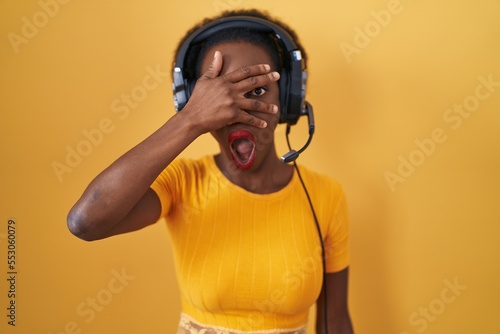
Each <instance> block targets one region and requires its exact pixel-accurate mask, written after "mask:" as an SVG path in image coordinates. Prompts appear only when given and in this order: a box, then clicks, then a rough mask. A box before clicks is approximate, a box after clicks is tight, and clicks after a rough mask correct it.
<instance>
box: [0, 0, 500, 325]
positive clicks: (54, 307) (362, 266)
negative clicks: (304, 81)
mask: <svg viewBox="0 0 500 334" xmlns="http://www.w3.org/2000/svg"><path fill="white" fill-rule="evenodd" d="M61 1H62V0H61ZM50 2H53V1H50V0H41V3H42V4H43V3H50ZM41 6H42V5H41V4H40V2H37V1H31V0H30V1H26V0H23V1H21V2H20V1H1V2H0V13H1V14H0V36H1V39H0V57H1V58H0V80H1V81H0V112H1V116H0V117H1V130H0V136H1V137H0V140H1V144H0V145H1V159H2V162H1V180H2V181H1V189H0V194H1V195H0V196H1V198H0V269H1V271H0V310H1V311H0V332H1V333H23V334H24V333H30V334H31V333H43V334H48V333H53V334H55V333H174V332H175V328H176V326H177V321H178V314H179V311H180V308H179V301H178V290H177V287H176V282H175V277H174V273H173V265H172V259H171V251H170V246H169V241H168V237H167V235H166V229H165V228H164V226H162V225H161V224H157V225H155V226H152V227H150V228H147V229H145V230H143V231H140V232H137V233H133V234H129V235H124V236H119V237H115V238H111V239H108V240H103V241H99V242H94V243H86V242H83V241H80V240H78V239H76V238H75V237H73V236H72V235H70V233H69V232H68V230H67V228H66V223H65V217H66V213H67V211H68V210H69V208H70V207H71V205H72V204H73V203H74V202H75V201H76V200H77V198H78V197H79V196H80V194H81V192H82V191H83V190H84V187H85V186H86V185H87V184H88V183H89V181H90V180H91V179H92V178H93V177H94V176H95V175H96V174H97V173H98V172H100V171H101V170H102V169H103V168H105V167H106V166H107V165H108V164H110V163H111V162H112V161H113V160H114V159H116V158H117V157H118V156H119V155H120V154H122V153H123V152H125V151H126V150H127V149H128V148H130V147H132V146H133V145H134V144H136V143H137V142H139V141H140V140H141V139H143V138H144V137H146V136H147V135H148V134H150V133H151V132H152V131H153V130H155V129H156V128H158V127H159V126H160V125H161V124H162V122H164V121H165V120H166V119H167V118H168V117H170V116H171V115H172V114H173V105H172V98H171V93H170V78H169V77H162V78H160V79H161V80H160V81H161V83H160V84H159V85H158V86H157V87H156V88H155V89H151V90H148V91H147V96H145V97H144V99H143V100H141V101H140V102H138V104H137V106H136V107H135V109H132V108H130V113H129V114H128V115H126V116H125V115H124V114H120V113H115V112H113V109H112V103H113V102H114V101H115V100H116V99H120V98H121V96H122V94H131V92H132V91H133V90H134V89H135V90H134V91H135V93H136V94H138V93H139V92H140V88H136V87H138V86H139V87H140V86H141V85H142V84H143V79H144V78H145V77H146V75H147V74H148V70H147V68H150V69H157V68H159V69H160V71H162V72H169V70H170V65H171V58H172V53H173V50H174V48H175V46H176V43H177V41H178V39H179V38H180V37H181V36H182V35H183V33H184V32H185V31H186V30H187V29H188V28H189V27H190V26H192V25H193V24H194V23H195V22H197V21H198V20H200V19H202V18H203V17H205V16H212V15H214V14H217V13H218V12H220V10H221V9H226V8H239V7H257V8H261V9H268V10H270V11H271V12H272V13H274V14H275V15H276V16H278V17H280V18H281V19H283V20H285V21H286V22H288V23H289V24H290V25H291V26H292V27H294V28H295V29H296V30H297V31H298V32H299V35H300V36H301V39H302V41H303V43H304V45H305V47H306V49H307V51H308V53H309V56H310V63H309V65H310V66H309V70H310V80H309V86H308V100H309V101H310V102H311V103H312V104H313V105H314V107H315V111H316V124H317V134H316V136H315V138H314V140H313V144H312V146H311V147H310V148H309V149H308V150H307V151H306V152H305V153H304V154H303V155H302V156H301V157H300V160H299V161H300V162H301V163H303V164H304V165H308V166H310V167H312V168H314V169H316V170H318V171H321V172H325V173H327V174H329V175H332V176H334V177H336V178H338V179H339V180H340V181H341V183H342V184H343V186H344V188H345V190H346V192H347V194H348V198H349V203H350V213H351V218H352V239H351V245H352V266H351V281H350V282H351V283H350V308H351V313H352V318H353V322H354V325H355V328H356V330H357V333H384V334H387V333H393V334H414V333H429V334H431V333H453V334H457V333H485V334H486V333H492V334H493V333H495V334H498V333H500V288H499V286H498V283H499V282H500V266H499V254H500V240H499V239H500V226H499V223H500V176H499V175H498V174H499V172H500V147H499V146H500V145H499V144H500V87H498V86H496V87H494V88H491V87H490V88H491V89H492V90H493V89H494V90H493V92H490V94H489V95H488V97H487V98H485V97H484V96H485V95H484V94H486V92H488V91H487V89H486V88H485V87H483V88H480V92H481V93H482V95H481V96H483V97H484V98H483V99H481V100H477V99H476V102H477V101H479V104H478V105H476V106H474V108H475V110H474V111H473V112H471V113H470V116H469V117H467V118H463V119H462V123H461V124H460V126H458V123H455V122H458V120H456V119H455V120H454V121H453V122H450V121H446V119H445V118H446V116H450V115H451V114H448V109H449V108H453V106H454V104H457V105H460V104H463V103H464V101H468V103H473V102H474V98H473V97H474V95H475V94H476V87H478V85H479V84H480V81H479V79H478V78H483V79H486V80H487V79H488V78H489V77H490V78H491V79H492V80H493V81H494V82H497V83H498V82H500V40H499V36H500V1H498V0H479V1H453V0H446V1H445V0H443V1H424V0H418V1H417V0H413V1H410V0H401V1H399V2H398V1H381V0H372V1H354V2H351V1H344V0H336V1H319V0H309V1H295V2H294V1H285V0H280V1H261V0H252V1H249V0H214V1H201V0H199V1H173V2H172V1H117V0H115V1H83V0H72V1H69V2H67V3H65V4H60V5H59V8H58V10H57V11H56V10H55V9H54V8H55V7H53V8H52V11H53V12H52V14H53V15H52V16H53V17H49V16H48V15H45V17H46V18H48V19H47V20H45V21H44V16H43V13H42V14H40V13H39V12H40V11H42V10H43V9H42V7H41ZM384 10H385V11H388V10H392V11H393V13H392V14H391V16H390V18H388V17H387V16H385V21H384V17H383V16H380V15H382V14H380V13H384V12H383V11H384ZM381 11H382V12H381ZM377 13H378V14H377ZM389 13H390V11H389ZM377 16H378V18H379V20H382V21H381V22H382V23H383V25H382V24H381V23H377V20H376V19H375V18H376V17H377ZM381 17H382V18H381ZM23 18H25V20H24V21H23ZM26 20H28V21H30V22H32V23H33V20H38V21H36V22H38V24H39V25H40V27H39V28H38V31H37V32H36V33H34V32H33V31H31V35H32V36H31V37H30V38H27V39H26V40H25V41H24V43H22V44H19V45H17V47H14V46H13V44H12V43H11V41H10V40H9V36H11V37H12V36H13V35H12V34H17V35H18V36H22V29H23V25H24V24H25V22H26ZM377 27H378V28H377ZM365 29H372V30H368V32H369V34H370V35H371V36H368V35H367V36H368V37H365V38H364V39H363V37H362V36H361V37H360V33H359V31H365ZM25 30H26V28H25ZM25 33H28V34H29V32H27V31H25ZM365 33H366V32H365ZM9 34H10V35H9ZM356 43H357V44H356ZM346 45H350V47H351V50H352V47H356V48H357V51H356V52H355V53H352V54H350V55H347V53H346V52H345V51H344V52H343V51H342V49H341V46H344V48H345V47H346ZM356 45H357V46H356ZM16 49H17V51H18V52H16ZM152 82H153V81H151V83H152ZM120 116H121V118H120ZM106 119H108V122H110V124H108V128H107V130H108V133H106V134H104V135H103V137H102V138H101V140H100V141H97V140H96V143H97V144H96V145H93V146H91V147H90V148H89V147H87V150H88V151H87V153H88V154H87V156H85V157H83V158H82V160H81V161H79V162H78V163H77V162H75V161H74V165H75V167H74V168H72V171H71V172H65V173H63V174H62V175H60V178H58V177H57V175H56V173H55V172H54V169H53V164H54V162H56V163H60V164H66V163H65V159H66V156H67V147H71V148H73V149H76V148H77V147H78V145H80V146H81V147H80V149H82V150H83V149H85V144H82V143H81V142H82V141H85V139H86V137H85V136H84V134H83V132H82V131H84V130H87V131H91V130H92V129H95V128H97V127H99V124H100V122H103V120H104V122H106ZM301 123H305V122H301ZM453 126H455V127H456V128H455V129H454V128H453ZM436 128H438V129H441V131H442V133H444V135H443V136H444V137H441V141H442V142H440V143H435V147H434V149H431V147H430V146H428V151H429V152H430V154H428V155H422V154H423V153H418V152H417V151H418V150H419V147H418V145H417V144H416V141H420V142H424V143H429V141H428V139H429V138H431V136H432V132H433V131H434V129H436ZM277 137H278V139H279V140H278V141H279V150H280V153H282V152H285V151H286V149H285V146H284V144H283V139H282V138H283V137H284V131H283V129H282V128H280V129H278V131H277ZM305 138H306V136H305V127H303V124H299V125H298V126H297V127H296V128H294V129H293V131H292V142H293V143H294V144H295V146H297V147H299V146H300V145H302V143H303V141H304V140H305ZM443 138H444V139H443ZM82 145H83V146H82ZM429 145H430V144H429ZM431 146H432V145H431ZM216 150H217V147H216V145H215V143H214V142H213V141H212V140H211V138H209V137H208V136H207V137H203V138H200V139H199V140H198V141H196V142H195V143H194V144H193V145H192V146H191V147H190V148H189V149H187V150H186V152H184V153H183V154H184V155H186V156H200V155H202V154H206V153H213V152H216ZM410 157H412V159H413V161H414V162H415V163H417V164H418V166H416V167H414V170H413V171H412V172H411V173H410V172H408V171H406V172H407V174H406V176H405V177H404V178H402V179H399V181H401V180H404V182H396V183H394V184H393V185H392V187H391V185H390V182H388V181H387V179H386V174H387V172H391V173H394V174H397V173H398V168H400V169H401V168H403V167H399V165H400V164H401V159H410ZM403 169H404V168H403ZM402 172H403V173H404V170H402ZM131 181H132V180H131ZM8 219H14V220H15V221H16V224H17V227H18V229H17V242H18V251H17V260H18V263H17V270H18V272H19V274H18V280H17V283H18V286H17V292H18V296H17V322H16V327H15V328H13V327H11V326H8V325H7V320H8V319H7V317H6V316H5V315H6V313H7V311H6V307H7V306H8V304H7V303H8V299H7V290H8V287H7V284H6V283H7V282H6V271H7V268H6V257H7V253H6V252H7V250H6V247H7V243H6V240H7V239H6V238H7V221H8ZM118 273H121V275H124V276H125V277H126V279H123V278H122V281H119V280H117V279H116V275H120V274H118ZM447 284H458V286H459V288H458V289H459V290H456V291H455V292H453V291H452V290H449V288H447V286H448V285H447ZM93 299H95V300H97V303H99V300H100V301H101V302H102V303H100V304H97V305H95V306H94V307H95V311H92V310H94V309H93V308H92V306H91V305H92V304H91V303H92V300H93ZM97 310H99V311H97ZM92 312H94V313H92ZM425 312H427V313H425ZM424 314H427V315H426V316H425V315H424Z"/></svg>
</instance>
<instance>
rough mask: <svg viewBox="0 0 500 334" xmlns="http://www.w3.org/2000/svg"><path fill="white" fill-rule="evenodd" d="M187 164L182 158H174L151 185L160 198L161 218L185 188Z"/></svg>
mask: <svg viewBox="0 0 500 334" xmlns="http://www.w3.org/2000/svg"><path fill="white" fill-rule="evenodd" d="M185 165H186V164H185V161H184V160H182V159H178V160H174V161H173V162H171V163H170V165H168V167H167V168H165V169H164V170H163V171H162V172H161V174H160V175H159V176H158V177H157V178H156V180H154V181H153V183H152V184H151V186H150V188H151V189H153V191H154V192H155V193H156V195H158V198H159V199H160V203H161V215H160V218H164V217H166V216H167V215H168V213H169V211H170V209H171V208H172V206H173V205H175V201H177V200H178V199H179V196H180V192H181V191H182V189H183V186H182V183H183V182H184V181H183V180H184V179H185V173H184V170H185V169H186V166H185Z"/></svg>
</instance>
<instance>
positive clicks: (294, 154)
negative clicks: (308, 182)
mask: <svg viewBox="0 0 500 334" xmlns="http://www.w3.org/2000/svg"><path fill="white" fill-rule="evenodd" d="M302 112H303V113H301V115H307V120H308V121H309V138H308V139H307V142H306V143H305V144H304V146H302V148H301V149H300V150H298V151H295V150H290V152H288V153H286V154H285V155H283V156H282V157H281V161H282V162H284V163H289V162H293V161H295V160H296V159H297V158H298V157H299V155H300V154H301V153H302V152H304V151H305V150H306V148H307V147H308V146H309V144H310V143H311V140H312V137H313V135H314V129H315V124H314V111H313V107H312V105H311V104H310V103H309V102H307V101H306V102H305V108H304V109H303V111H302ZM290 129H291V126H290V124H287V125H286V138H287V141H288V134H289V133H290Z"/></svg>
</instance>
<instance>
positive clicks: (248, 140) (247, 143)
mask: <svg viewBox="0 0 500 334" xmlns="http://www.w3.org/2000/svg"><path fill="white" fill-rule="evenodd" d="M228 141H229V149H230V150H231V158H232V159H233V162H234V164H235V165H236V167H237V168H238V169H241V170H245V169H248V168H250V167H252V165H253V162H254V160H255V137H254V136H253V134H252V133H251V132H250V131H248V130H235V131H232V132H231V133H230V134H229V138H228Z"/></svg>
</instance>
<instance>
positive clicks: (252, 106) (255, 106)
mask: <svg viewBox="0 0 500 334" xmlns="http://www.w3.org/2000/svg"><path fill="white" fill-rule="evenodd" d="M238 107H239V108H240V109H243V110H245V111H258V112H263V113H268V114H276V113H277V112H278V106H277V105H275V104H272V103H265V102H262V101H259V100H257V99H248V98H244V99H241V100H239V101H238Z"/></svg>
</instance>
